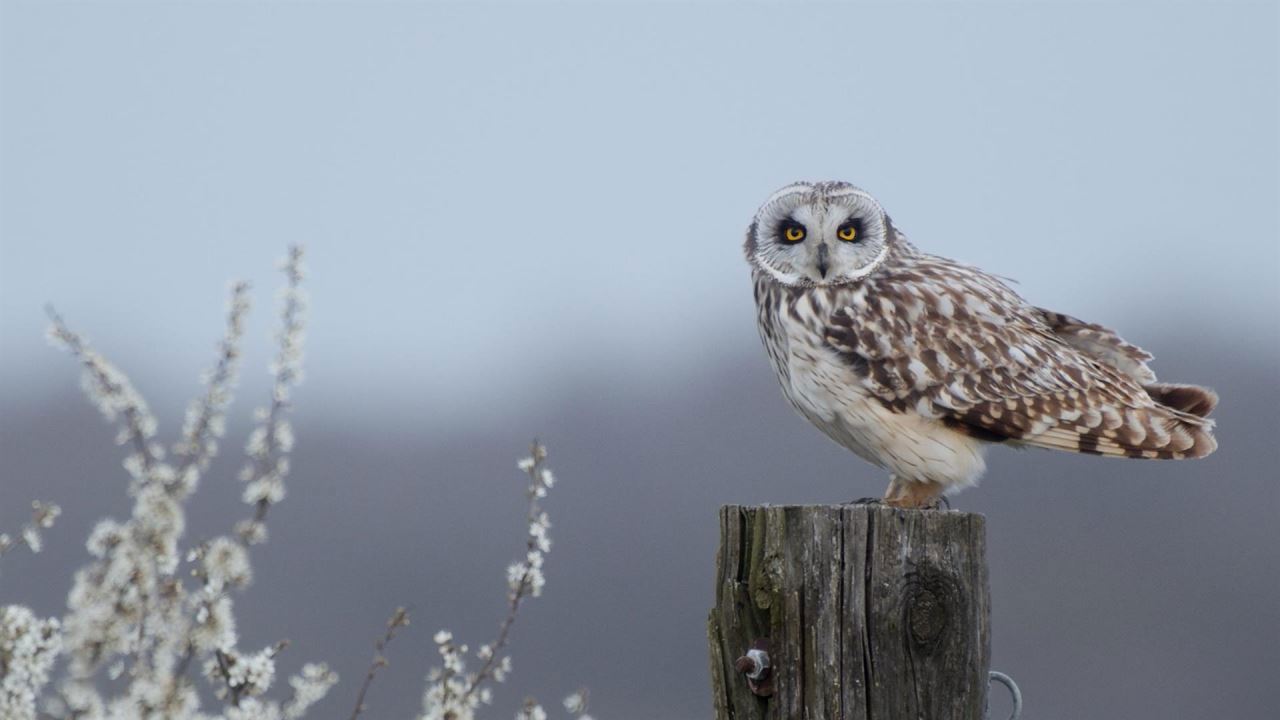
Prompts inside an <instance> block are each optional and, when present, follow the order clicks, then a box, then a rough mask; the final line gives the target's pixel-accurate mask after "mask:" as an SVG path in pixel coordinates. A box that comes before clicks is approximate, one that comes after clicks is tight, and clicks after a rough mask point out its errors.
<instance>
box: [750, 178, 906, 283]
mask: <svg viewBox="0 0 1280 720" xmlns="http://www.w3.org/2000/svg"><path fill="white" fill-rule="evenodd" d="M746 250H747V258H748V260H749V261H750V262H751V263H752V264H754V265H756V266H757V267H759V268H761V269H762V270H764V271H765V272H767V273H769V274H770V275H772V276H773V277H774V279H776V280H778V281H779V282H782V283H784V284H786V285H792V286H798V287H812V286H817V285H843V284H847V283H851V282H855V281H857V280H859V279H861V278H864V277H866V276H867V275H869V274H871V273H872V272H873V271H874V270H875V269H876V268H877V267H879V265H880V263H881V262H883V261H884V259H885V256H886V255H887V254H888V250H889V232H888V219H887V218H886V217H885V214H884V211H883V210H882V209H881V208H880V204H879V203H877V202H876V201H875V199H874V198H872V197H871V196H870V195H868V194H867V193H865V192H863V191H862V190H859V189H857V188H855V187H853V186H852V185H848V184H845V183H820V184H816V185H815V184H808V183H797V184H796V185H790V186H788V187H786V188H783V189H782V190H779V191H778V192H777V193H774V195H773V197H771V198H769V200H768V201H767V202H765V204H764V206H762V207H761V208H760V210H759V211H758V212H757V213H756V218H755V222H753V223H752V226H751V230H750V232H749V233H748V236H747V246H746Z"/></svg>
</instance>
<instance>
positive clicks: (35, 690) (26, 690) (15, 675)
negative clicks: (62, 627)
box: [0, 605, 62, 720]
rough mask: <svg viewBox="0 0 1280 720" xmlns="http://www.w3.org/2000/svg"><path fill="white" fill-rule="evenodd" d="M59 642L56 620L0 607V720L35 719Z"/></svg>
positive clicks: (19, 609)
mask: <svg viewBox="0 0 1280 720" xmlns="http://www.w3.org/2000/svg"><path fill="white" fill-rule="evenodd" d="M61 641H62V638H61V635H60V633H59V626H58V621H57V620H56V619H52V618H51V619H47V620H41V619H39V618H37V617H36V616H35V614H34V613H32V612H31V611H30V610H28V609H27V608H25V607H22V606H20V605H8V606H5V607H0V718H5V719H6V720H28V719H30V720H34V718H35V717H36V700H37V698H38V697H39V694H40V690H41V688H43V687H44V685H45V683H47V682H48V681H49V671H50V669H52V667H53V662H54V660H55V659H56V658H57V656H58V652H59V651H60V649H61Z"/></svg>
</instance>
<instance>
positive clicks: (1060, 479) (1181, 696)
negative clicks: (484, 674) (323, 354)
mask: <svg viewBox="0 0 1280 720" xmlns="http://www.w3.org/2000/svg"><path fill="white" fill-rule="evenodd" d="M1165 340H1166V342H1163V343H1161V342H1150V341H1148V342H1146V343H1144V344H1146V345H1148V346H1149V347H1151V348H1152V349H1153V350H1156V351H1157V352H1158V354H1159V355H1160V356H1161V357H1160V358H1159V359H1158V360H1157V365H1156V369H1157V371H1158V372H1159V373H1160V375H1161V378H1162V379H1167V380H1169V381H1194V382H1202V383H1205V384H1211V385H1213V386H1214V387H1215V388H1216V389H1217V390H1218V391H1219V392H1220V393H1221V395H1222V405H1221V408H1220V411H1219V412H1218V414H1217V415H1218V418H1219V435H1220V439H1221V449H1220V451H1219V452H1218V453H1217V454H1216V455H1215V456H1213V457H1212V458H1210V459H1208V460H1206V461H1203V462H1194V463H1192V462H1188V463H1142V462H1136V461H1113V460H1102V459H1096V458H1086V457H1077V456H1071V455H1059V454H1050V453H1047V452H1041V451H1026V452H1017V451H1011V450H1007V449H999V448H997V449H994V450H993V451H992V453H991V455H990V466H991V470H990V472H989V474H988V476H987V478H986V480H985V482H984V483H983V485H982V486H981V487H979V488H977V489H974V490H970V491H968V492H965V493H963V494H961V495H960V496H958V497H957V498H955V499H954V501H955V505H956V506H957V507H959V508H963V509H965V510H973V511H978V512H982V513H984V514H985V515H986V516H987V518H988V528H989V533H990V536H989V546H990V564H991V582H992V590H993V600H994V616H993V622H994V652H995V667H996V669H999V670H1002V671H1005V672H1007V673H1009V674H1011V675H1012V676H1013V677H1014V678H1016V679H1017V681H1018V682H1019V683H1020V684H1021V686H1022V689H1023V692H1024V694H1025V697H1026V702H1027V708H1028V709H1027V714H1028V716H1034V717H1037V718H1041V719H1049V718H1060V719H1062V720H1075V719H1076V718H1083V717H1107V718H1112V717H1114V718H1132V719H1135V720H1137V719H1142V718H1153V719H1154V718H1161V719H1163V718H1175V717H1178V718H1182V717H1185V718H1199V717H1239V718H1262V717H1269V716H1270V715H1271V713H1273V712H1274V709H1275V708H1276V707H1277V706H1280V688H1277V686H1276V684H1275V682H1274V681H1275V671H1276V668H1277V667H1280V643H1278V642H1277V641H1278V640H1280V542H1278V540H1280V530H1278V525H1277V517H1278V511H1280V482H1278V481H1277V478H1276V467H1277V464H1278V461H1280V449H1278V448H1280V443H1278V442H1277V439H1276V435H1275V433H1276V429H1277V423H1276V419H1275V413H1276V408H1277V407H1280V383H1278V382H1277V377H1278V373H1277V357H1276V355H1275V353H1274V348H1270V347H1262V346H1258V347H1254V348H1252V349H1251V348H1250V347H1249V346H1248V345H1244V346H1242V345H1241V344H1239V343H1235V342H1233V341H1230V340H1228V339H1226V338H1215V337H1204V336H1201V337H1198V338H1196V339H1195V342H1194V344H1193V345H1190V346H1187V348H1186V349H1185V350H1184V351H1181V352H1177V351H1170V350H1169V348H1174V347H1178V346H1179V344H1180V343H1181V344H1184V345H1185V344H1186V340H1187V339H1186V338H1177V339H1176V340H1175V339H1172V338H1165ZM1258 342H1262V341H1258ZM1162 348H1163V350H1162ZM1213 348H1223V349H1224V350H1223V351H1222V352H1211V349H1213ZM55 360H58V361H60V360H63V359H62V358H56V357H52V351H51V362H53V361H55ZM64 370H65V376H66V380H65V383H63V384H62V385H61V386H58V389H57V390H56V391H50V392H47V393H41V392H33V390H32V389H31V388H27V389H25V391H24V392H23V393H22V395H21V397H22V398H25V399H24V400H21V401H20V402H18V401H15V400H14V399H15V398H17V397H19V396H18V394H17V393H16V392H13V391H12V390H10V391H6V395H7V397H6V398H5V399H6V402H5V411H4V413H3V416H2V417H0V457H3V465H2V469H0V478H2V482H0V526H3V527H5V528H12V527H16V526H17V524H19V523H20V521H21V518H22V517H23V516H24V510H23V509H22V506H23V505H24V504H25V503H26V502H27V501H29V500H31V499H35V498H41V499H49V500H53V501H55V502H58V503H61V504H62V506H63V509H64V515H63V517H62V518H61V519H60V521H59V523H58V525H57V526H56V527H55V528H54V529H53V530H52V531H51V532H50V533H49V535H48V538H47V550H46V552H44V553H42V554H41V555H39V556H35V557H31V556H26V555H23V554H15V555H13V556H12V557H9V558H6V560H5V564H4V568H3V574H0V598H3V599H4V600H5V601H17V602H26V603H30V604H32V605H34V606H35V607H36V608H37V609H38V610H40V611H41V612H42V613H47V614H54V613H57V612H59V608H60V607H61V606H62V603H63V601H64V596H65V593H66V590H67V589H68V587H69V584H70V574H71V570H72V568H74V567H76V566H78V565H79V564H80V563H81V562H83V560H84V557H85V552H84V549H83V541H84V538H85V536H86V534H87V533H88V531H89V529H90V528H91V527H92V523H93V521H94V520H95V519H96V518H98V517H100V516H104V515H107V514H109V513H115V514H122V513H124V512H125V511H126V509H127V502H126V499H125V497H124V487H125V479H124V477H123V471H121V470H120V469H119V460H120V455H119V453H118V452H117V451H116V448H114V447H113V446H112V444H111V436H112V433H111V431H110V430H109V429H108V428H107V427H105V426H104V424H103V423H102V421H101V420H100V419H99V418H98V417H97V415H96V412H95V411H94V410H93V409H92V408H91V407H90V406H89V405H88V403H87V402H85V401H84V400H83V399H82V398H80V397H78V396H77V394H76V392H75V378H74V373H75V369H74V368H73V367H72V366H71V363H70V362H69V361H67V363H66V366H65V368H64ZM548 387H551V388H558V389H557V390H556V391H555V392H554V393H553V392H550V391H549V392H548V393H547V394H548V397H546V398H545V399H544V401H543V403H542V404H541V405H539V406H536V407H520V408H513V410H512V412H511V414H510V416H509V417H508V418H506V419H503V420H502V421H500V422H493V423H491V424H490V426H489V427H487V428H485V429H483V430H477V429H474V428H472V427H469V426H467V425H464V424H455V423H454V422H452V421H451V419H450V418H448V417H433V418H432V419H431V421H430V422H429V423H426V424H414V423H406V422H405V421H404V420H403V418H404V417H405V415H406V414H405V413H404V412H401V411H403V410H404V408H399V410H397V408H386V412H385V414H384V417H385V418H386V419H385V420H384V421H381V422H379V421H376V420H369V419H367V418H368V417H370V414H369V413H360V414H354V413H353V415H352V416H353V417H361V418H364V419H362V420H360V421H358V422H357V421H354V420H351V419H349V418H348V417H347V416H344V415H343V414H341V413H318V412H315V411H313V410H311V409H310V408H309V406H308V389H309V388H308V387H307V386H303V388H301V389H300V391H299V393H298V403H299V405H298V414H297V416H296V427H297V434H298V438H299V443H298V449H297V451H296V456H295V463H294V466H295V470H294V474H293V477H292V479H291V480H290V482H289V495H288V497H286V499H285V500H284V502H283V503H282V504H281V505H279V506H278V507H277V508H275V509H274V510H273V511H272V515H271V517H270V520H269V524H270V532H271V541H270V543H268V544H267V545H266V546H265V547H263V548H261V550H260V551H258V550H255V554H254V565H255V571H256V580H255V583H254V585H253V586H252V587H251V588H250V590H249V592H248V594H247V595H245V596H243V597H241V599H240V600H239V601H238V604H239V615H240V618H241V632H242V635H243V637H244V638H245V642H244V645H245V646H246V647H253V646H260V645H266V644H268V643H271V642H274V641H275V640H276V639H278V638H281V637H287V638H289V639H290V640H291V641H292V645H291V646H290V648H289V649H288V651H287V660H286V661H285V663H284V665H283V667H282V669H285V670H289V671H292V670H293V669H295V668H296V667H297V665H298V664H300V663H301V662H303V661H304V660H309V659H324V660H327V661H329V662H330V663H332V664H333V665H334V666H336V668H337V669H338V670H339V672H340V673H341V674H342V677H343V682H342V683H341V684H340V685H339V686H338V688H337V689H336V690H335V691H334V692H333V693H331V695H330V697H329V699H328V700H326V701H325V703H324V705H323V709H322V710H321V711H320V712H321V713H322V714H324V715H325V716H328V717H335V716H338V715H339V714H343V713H345V712H346V710H347V708H349V706H350V704H351V703H352V701H353V697H354V694H355V690H356V684H357V683H358V679H359V676H360V675H361V674H362V673H363V669H364V667H365V666H366V664H367V662H368V659H369V656H370V652H371V647H370V643H371V640H372V638H373V637H374V635H375V633H377V632H378V631H379V629H380V628H381V626H382V623H383V621H384V619H385V617H386V616H387V615H388V614H389V612H390V611H391V610H392V609H393V608H394V607H395V606H396V605H399V604H412V605H413V608H414V625H413V626H412V627H411V628H410V629H409V631H408V632H406V633H405V634H404V635H403V636H402V638H401V639H399V640H397V642H396V645H395V646H394V647H393V648H392V650H391V653H390V655H391V661H392V665H391V667H390V668H389V669H388V670H387V671H386V674H385V676H383V677H380V678H379V679H378V681H377V683H376V684H375V686H374V689H373V692H372V695H371V701H370V715H369V716H370V717H374V718H406V717H410V716H411V715H412V713H413V712H414V711H415V710H416V709H417V708H418V707H420V692H421V687H422V678H423V675H424V674H425V672H426V671H427V669H428V667H429V666H430V665H431V664H433V663H434V661H435V660H436V658H435V656H434V648H433V647H432V645H431V642H430V636H431V633H432V632H434V630H435V629H437V628H438V627H441V626H447V627H449V628H450V629H452V630H453V631H454V633H455V635H457V636H458V637H459V638H460V639H462V640H463V641H465V642H469V643H471V644H472V646H473V647H474V646H476V645H478V644H479V643H481V642H484V641H485V640H487V639H488V637H489V635H490V634H491V633H492V632H493V630H494V628H495V626H496V623H497V621H498V619H499V617H500V614H501V612H502V607H501V606H502V601H503V592H504V584H503V569H504V567H505V565H506V563H507V562H508V561H509V560H510V558H512V557H513V555H514V553H515V552H516V549H517V547H518V546H519V543H520V542H521V536H522V532H523V528H522V525H521V517H520V512H521V488H522V484H521V482H522V480H521V476H520V475H519V474H518V473H517V471H516V469H515V461H516V459H517V457H518V456H520V454H521V453H522V452H523V451H524V450H525V446H526V443H527V441H528V439H529V436H530V434H531V433H534V432H537V433H539V434H540V437H542V438H543V439H544V440H545V441H546V442H547V443H548V445H549V446H550V449H551V462H550V466H551V467H552V468H553V469H554V470H555V471H556V474H557V477H558V478H559V480H560V482H559V483H558V484H557V486H556V488H555V490H554V492H553V495H552V497H551V498H550V499H549V501H548V509H549V511H550V513H551V516H552V523H553V527H552V533H551V534H552V537H553V539H554V541H555V545H554V547H553V549H552V552H551V554H550V556H549V558H548V565H547V575H548V587H547V591H546V594H545V596H544V597H543V598H541V599H538V600H536V601H534V602H532V603H530V604H529V605H528V606H527V612H526V613H525V615H524V617H522V619H521V620H520V623H519V625H518V626H517V628H516V630H515V635H514V645H513V652H514V660H515V672H514V674H513V677H512V680H511V681H510V683H509V685H507V686H504V688H503V689H502V692H500V693H499V694H498V703H497V705H496V706H495V707H494V708H493V709H492V710H493V712H492V713H491V714H490V716H491V717H506V716H509V715H510V713H511V712H512V711H513V708H514V707H515V706H516V703H517V702H518V701H519V699H520V698H521V697H523V696H524V695H526V694H531V693H538V694H539V696H540V698H541V699H542V700H543V701H544V702H546V703H557V704H558V698H560V697H562V696H563V695H564V694H565V693H567V692H569V691H571V690H573V689H576V688H577V687H578V686H579V685H580V684H581V685H587V686H589V687H590V688H591V692H592V698H593V702H592V709H593V714H594V715H596V716H597V717H599V718H602V719H604V720H626V719H632V718H634V719H637V720H647V719H651V718H691V719H692V718H704V717H707V716H708V714H709V695H708V688H707V672H706V665H707V661H706V656H705V628H704V623H705V618H706V612H707V609H708V607H709V604H710V602H711V573H712V569H713V556H714V552H715V542H716V537H717V530H716V526H715V523H716V508H717V507H718V506H719V505H720V504H723V503H728V502H734V503H766V502H767V503H806V502H833V501H844V500H848V499H851V498H855V497H860V496H865V495H871V494H878V493H879V492H880V491H881V490H882V489H883V485H884V483H885V477H884V474H883V473H882V472H880V471H878V470H875V469H873V468H871V467H869V466H867V465H865V464H863V463H862V462H861V461H859V460H857V459H856V458H854V457H853V456H852V455H850V454H849V453H847V452H846V451H844V450H842V449H840V448H838V447H836V446H834V445H833V444H831V443H830V442H829V441H827V440H826V439H825V438H824V437H822V436H821V435H820V434H819V433H818V432H817V431H816V430H814V429H812V428H811V427H809V426H808V424H807V423H805V422H804V421H803V420H801V419H800V418H798V417H796V416H795V415H794V414H793V413H792V411H791V410H790V408H789V407H788V406H787V405H786V404H785V402H784V401H783V399H782V397H781V394H780V392H779V391H778V389H777V387H776V385H775V382H774V379H773V377H772V375H771V373H770V371H769V370H768V369H767V367H766V366H765V361H764V359H763V355H762V354H758V353H752V354H744V355H741V356H739V357H734V358H730V359H728V360H727V361H724V362H721V363H714V362H711V361H708V364H707V365H705V366H702V367H701V368H699V369H695V370H692V371H689V372H687V373H685V375H684V376H683V377H672V378H670V379H669V383H668V387H669V389H668V391H666V392H662V393H653V392H648V391H640V390H636V389H633V388H632V387H631V386H629V384H628V383H626V382H620V381H618V380H616V379H614V378H609V377H607V376H605V375H604V374H603V373H602V374H600V375H597V376H594V377H586V378H560V379H558V381H556V382H551V383H548ZM32 398H38V400H32ZM151 401H152V405H153V408H154V409H155V410H156V411H157V413H158V414H159V415H160V418H161V422H162V425H161V428H162V434H163V433H164V432H165V431H169V432H170V433H171V432H172V431H173V430H174V429H175V428H176V427H177V421H178V419H179V417H180V416H179V415H178V412H179V410H180V409H181V407H182V404H183V402H185V398H176V397H170V398H159V397H157V398H151ZM256 401H257V398H255V397H253V396H252V393H249V396H248V397H241V398H239V399H238V402H237V404H236V406H235V407H234V409H233V411H232V414H231V418H232V423H231V430H230V433H229V435H228V442H227V446H226V448H225V450H224V455H223V456H222V457H221V458H219V460H218V461H217V462H216V463H215V465H214V467H213V470H212V471H211V473H210V474H209V475H208V476H207V479H206V481H205V483H204V485H202V487H201V489H200V491H199V493H198V494H197V496H196V499H195V501H194V504H193V506H192V508H193V512H192V518H191V523H190V524H191V530H190V535H191V536H193V537H205V536H208V535H211V534H213V533H216V532H220V531H221V530H222V529H224V528H226V527H228V526H229V525H230V524H231V523H232V522H233V521H234V519H236V518H238V517H240V515H241V514H242V512H243V510H242V506H240V505H239V503H238V500H237V495H238V492H239V487H237V483H235V482H234V481H232V480H231V478H232V476H233V474H234V471H235V469H236V467H237V466H238V464H239V454H238V451H239V446H240V444H241V443H242V441H243V437H244V431H245V426H246V422H245V420H246V417H247V415H248V409H249V408H250V407H252V405H253V404H254V403H255V402H256ZM403 402H404V404H405V407H409V406H412V405H413V403H414V399H413V398H404V400H403ZM427 415H428V416H429V415H430V413H429V411H428V412H427ZM377 416H378V415H377V414H376V413H374V414H373V415H372V417H377ZM997 712H998V710H997Z"/></svg>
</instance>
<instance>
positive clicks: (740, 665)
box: [733, 638, 773, 697]
mask: <svg viewBox="0 0 1280 720" xmlns="http://www.w3.org/2000/svg"><path fill="white" fill-rule="evenodd" d="M733 666H734V667H735V668H737V670H738V672H740V673H742V674H743V675H746V676H747V687H748V688H750V689H751V692H752V693H753V694H755V695H756V696H757V697H769V696H770V695H772V694H773V666H772V665H771V664H770V662H769V641H768V640H765V639H764V638H761V639H759V640H756V641H755V642H754V643H752V644H751V649H749V650H747V654H746V655H743V656H742V657H740V658H738V660H737V661H736V662H735V663H734V664H733Z"/></svg>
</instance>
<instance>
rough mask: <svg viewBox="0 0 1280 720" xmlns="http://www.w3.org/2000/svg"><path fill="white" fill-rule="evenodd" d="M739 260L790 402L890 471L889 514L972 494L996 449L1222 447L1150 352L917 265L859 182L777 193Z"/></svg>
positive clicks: (1157, 451)
mask: <svg viewBox="0 0 1280 720" xmlns="http://www.w3.org/2000/svg"><path fill="white" fill-rule="evenodd" d="M745 250H746V256H747V260H748V262H750V264H751V269H752V276H753V279H754V281H755V296H756V309H757V320H758V322H759V326H760V336H761V338H762V339H763V340H764V345H765V349H766V350H767V351H768V353H769V360H770V362H771V363H772V364H773V369H774V370H775V371H776V372H777V375H778V381H779V382H781V383H782V389H783V392H784V393H785V394H786V396H787V399H788V400H790V401H791V404H792V405H794V406H795V408H796V409H797V410H799V412H800V414H801V415H804V416H805V417H806V418H808V419H809V421H810V422H812V423H813V424H814V425H817V426H818V428H819V429H821V430H822V431H823V432H825V433H826V434H827V435H829V436H830V437H831V438H832V439H833V440H835V441H836V442H837V443H839V444H841V445H843V446H844V447H846V448H848V449H850V450H852V451H853V452H855V453H857V454H858V455H859V456H861V457H862V458H864V459H866V460H868V461H870V462H872V463H875V464H876V465H879V466H881V467H884V468H886V469H888V470H889V471H890V473H891V476H890V482H889V488H888V490H886V491H885V502H887V503H889V504H890V505H895V506H898V507H934V506H936V504H937V502H938V498H939V497H940V496H941V495H942V493H944V492H947V491H951V490H957V489H960V488H964V487H968V486H970V485H973V484H974V483H975V482H977V480H978V478H979V476H981V475H982V473H983V471H984V470H985V467H986V466H985V463H984V462H983V450H984V448H985V446H986V444H987V443H992V442H1008V443H1012V444H1018V445H1034V446H1039V447H1044V448H1052V449H1055V450H1067V451H1071V452H1080V453H1089V454H1092V455H1107V456H1113V457H1128V458H1161V459H1172V458H1196V457H1203V456H1205V455H1208V454H1209V453H1211V452H1213V451H1214V449H1215V448H1216V447H1217V443H1216V442H1215V441H1214V438H1213V434H1212V431H1213V421H1212V420H1209V419H1208V418H1207V416H1208V414H1209V411H1211V410H1212V409H1213V407H1214V405H1216V404H1217V401H1218V397H1217V395H1215V394H1214V393H1213V392H1212V391H1211V390H1208V389H1206V388H1201V387H1196V386H1194V385H1171V384H1166V383H1157V382H1156V376H1155V373H1153V372H1152V371H1151V369H1150V368H1149V367H1147V361H1148V360H1150V359H1151V355H1150V354H1149V353H1147V352H1146V351H1144V350H1142V349H1141V348H1138V347H1136V346H1134V345H1131V344H1129V343H1127V342H1125V341H1124V340H1123V339H1122V338H1121V337H1120V336H1119V335H1117V334H1116V333H1115V332H1113V331H1111V330H1108V329H1107V328H1104V327H1102V326H1100V325H1094V324H1093V323H1087V322H1084V321H1082V320H1077V319H1075V318H1073V317H1070V316H1068V315H1063V314H1061V313H1056V312H1052V311H1049V310H1045V309H1043V308H1038V307H1035V306H1034V305H1029V304H1027V302H1026V301H1024V300H1023V299H1022V298H1021V297H1019V296H1018V294H1017V293H1015V292H1014V291H1013V290H1010V289H1009V288H1008V287H1007V286H1006V285H1005V284H1004V283H1002V282H1001V281H1000V280H999V279H997V278H996V277H994V276H992V275H989V274H987V273H985V272H983V271H982V270H979V269H978V268H976V267H971V266H968V265H963V264H961V263H957V262H955V261H952V260H948V259H946V258H942V257H938V256H936V255H929V254H928V253H923V252H920V251H919V250H917V249H916V248H915V247H914V246H912V245H911V243H909V242H907V238H906V236H904V235H903V234H902V233H901V232H900V231H899V230H898V229H897V228H895V227H894V225H893V223H892V222H891V221H890V220H889V216H888V215H886V214H885V212H884V210H883V209H882V208H881V207H880V203H878V202H876V200H875V199H874V198H873V197H871V196H870V195H869V194H867V193H866V192H864V191H863V190H860V189H858V188H856V187H854V186H852V185H849V184H847V183H842V182H827V183H796V184H794V185H788V186H787V187H784V188H782V189H781V190H779V191H778V192H776V193H774V194H773V196H772V197H770V198H769V199H768V200H767V201H766V202H765V203H764V205H763V206H761V208H760V210H759V211H758V212H757V213H756V216H755V219H754V220H753V221H752V223H751V227H750V229H749V230H748V231H747V241H746V246H745Z"/></svg>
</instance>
